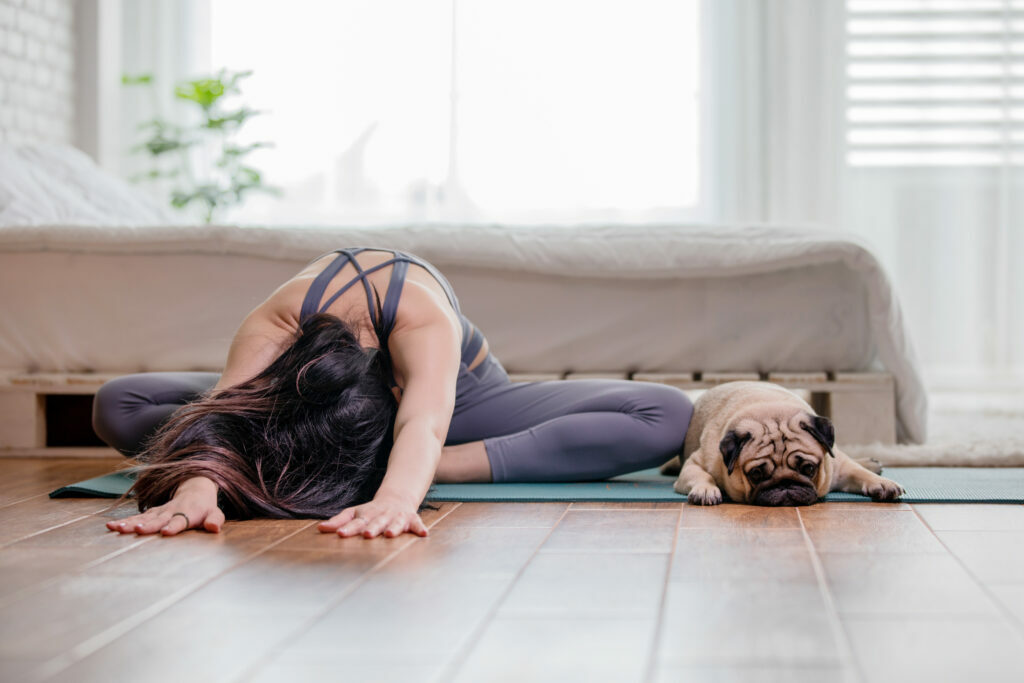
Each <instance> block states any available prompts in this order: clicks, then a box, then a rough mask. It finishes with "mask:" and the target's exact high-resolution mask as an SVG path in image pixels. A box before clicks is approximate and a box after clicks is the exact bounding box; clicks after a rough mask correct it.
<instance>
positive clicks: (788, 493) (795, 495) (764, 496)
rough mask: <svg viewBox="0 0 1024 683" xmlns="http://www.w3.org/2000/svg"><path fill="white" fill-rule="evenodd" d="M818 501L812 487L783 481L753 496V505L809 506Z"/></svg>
mask: <svg viewBox="0 0 1024 683" xmlns="http://www.w3.org/2000/svg"><path fill="white" fill-rule="evenodd" d="M817 500H818V492H817V491H815V490H814V487H813V486H809V485H807V484H801V483H799V482H795V481H783V482H780V483H778V484H776V485H775V486H771V487H767V488H763V489H761V490H759V491H757V492H756V493H755V494H754V498H753V501H752V502H753V503H754V505H770V506H774V507H777V506H782V505H811V504H813V503H815V502H816V501H817Z"/></svg>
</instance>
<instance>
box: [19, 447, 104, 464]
mask: <svg viewBox="0 0 1024 683" xmlns="http://www.w3.org/2000/svg"><path fill="white" fill-rule="evenodd" d="M33 457H46V458H92V459H95V458H108V459H110V461H111V462H115V461H117V460H124V456H123V455H121V454H120V453H118V452H117V451H115V450H114V449H113V448H106V447H103V446H60V447H49V448H43V447H36V448H0V459H3V458H33Z"/></svg>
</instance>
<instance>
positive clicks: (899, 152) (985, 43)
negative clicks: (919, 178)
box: [846, 0, 1024, 166]
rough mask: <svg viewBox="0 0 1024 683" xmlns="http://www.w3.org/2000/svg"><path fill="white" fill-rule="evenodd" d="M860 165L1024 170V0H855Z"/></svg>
mask: <svg viewBox="0 0 1024 683" xmlns="http://www.w3.org/2000/svg"><path fill="white" fill-rule="evenodd" d="M846 46H847V59H848V64H847V75H848V87H847V102H846V120H847V161H848V163H849V164H850V165H852V166H1006V165H1011V164H1014V165H1021V164H1024V0H847V41H846Z"/></svg>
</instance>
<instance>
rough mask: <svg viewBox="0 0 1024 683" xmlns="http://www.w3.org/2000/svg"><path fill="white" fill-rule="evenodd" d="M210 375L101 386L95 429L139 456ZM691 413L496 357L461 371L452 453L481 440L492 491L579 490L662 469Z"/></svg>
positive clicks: (635, 389) (673, 398) (631, 388)
mask: <svg viewBox="0 0 1024 683" xmlns="http://www.w3.org/2000/svg"><path fill="white" fill-rule="evenodd" d="M218 377H219V376H218V375H217V374H215V373H209V372H152V373H143V374H138V375H127V376H125V377H120V378H118V379H115V380H112V381H110V382H108V383H106V384H104V385H103V386H102V387H101V388H100V390H99V392H98V393H97V395H96V402H95V404H94V411H93V427H94V428H95V430H96V433H97V434H98V435H99V436H100V438H102V439H103V440H104V441H106V442H107V443H108V444H110V445H111V446H113V447H114V448H116V449H117V450H119V451H120V452H122V453H124V454H125V455H135V454H136V453H138V451H139V450H140V449H141V447H142V446H143V444H144V443H145V440H146V439H147V438H148V437H149V436H150V435H151V434H152V433H153V432H154V431H155V430H156V429H157V428H158V427H159V426H160V425H161V424H162V423H163V422H164V421H165V420H166V419H167V418H168V417H170V415H171V414H172V413H173V412H174V411H175V410H177V409H178V408H179V407H181V406H182V405H185V404H186V403H188V402H189V401H193V400H195V399H197V398H199V396H200V395H201V394H203V393H204V392H206V391H208V390H209V389H210V388H211V387H213V385H214V384H215V383H216V382H217V379H218ZM692 415H693V405H692V404H691V403H690V400H689V399H688V398H687V397H686V394H684V393H683V392H682V391H680V390H678V389H675V388H673V387H669V386H665V385H661V384H648V383H644V382H630V381H625V380H573V381H553V382H532V383H525V384H518V383H517V384H513V383H511V382H509V379H508V375H507V374H506V373H505V369H504V368H502V367H501V364H500V363H499V362H498V361H497V359H496V358H494V356H488V357H487V359H486V360H485V361H484V362H483V363H481V364H480V365H479V366H478V367H476V368H474V369H473V370H472V371H469V370H466V368H465V366H463V368H462V371H461V372H460V373H459V378H458V385H457V389H456V399H455V410H454V413H453V415H452V421H451V426H450V427H449V429H448V439H447V443H448V444H459V443H467V442H470V441H480V440H483V442H484V447H485V448H486V450H487V458H488V460H489V461H490V464H491V472H492V475H493V480H494V481H495V482H511V481H581V480H596V479H605V478H607V477H613V476H615V475H619V474H624V473H626V472H633V471H635V470H641V469H646V468H648V467H655V466H657V465H660V464H661V463H663V462H665V461H666V460H668V459H669V458H671V457H672V456H673V455H675V454H676V453H678V452H679V451H680V450H681V449H682V446H683V439H684V437H685V436H686V428H687V426H688V425H689V423H690V417H691V416H692Z"/></svg>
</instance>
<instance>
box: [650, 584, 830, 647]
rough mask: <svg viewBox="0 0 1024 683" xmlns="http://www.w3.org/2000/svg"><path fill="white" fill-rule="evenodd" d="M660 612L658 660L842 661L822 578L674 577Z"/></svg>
mask: <svg viewBox="0 0 1024 683" xmlns="http://www.w3.org/2000/svg"><path fill="white" fill-rule="evenodd" d="M662 618H663V624H662V632H661V640H660V642H659V644H658V664H659V666H674V665H680V664H682V665H707V664H713V665H721V664H734V665H736V664H751V663H759V664H768V663H771V664H779V665H789V666H794V665H798V666H806V665H814V666H825V667H833V666H836V665H838V664H839V663H840V661H839V650H838V648H837V646H836V643H835V641H834V637H833V630H832V627H831V625H830V622H829V617H828V610H827V607H826V605H825V602H824V598H823V597H822V594H821V590H820V589H819V587H818V585H817V584H812V583H807V582H781V581H770V580H759V581H758V580H750V581H689V582H673V583H670V584H669V586H668V592H667V595H666V599H665V606H664V613H663V615H662Z"/></svg>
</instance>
